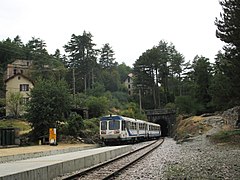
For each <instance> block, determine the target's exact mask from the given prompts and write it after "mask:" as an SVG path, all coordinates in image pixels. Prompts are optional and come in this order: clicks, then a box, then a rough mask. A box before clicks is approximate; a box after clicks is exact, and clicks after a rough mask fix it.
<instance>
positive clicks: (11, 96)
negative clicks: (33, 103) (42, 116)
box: [6, 92, 23, 118]
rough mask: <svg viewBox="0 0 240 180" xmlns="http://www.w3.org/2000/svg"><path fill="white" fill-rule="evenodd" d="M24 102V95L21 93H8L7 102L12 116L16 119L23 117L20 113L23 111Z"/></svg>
mask: <svg viewBox="0 0 240 180" xmlns="http://www.w3.org/2000/svg"><path fill="white" fill-rule="evenodd" d="M22 100H23V95H22V94H21V93H20V92H8V95H7V99H6V101H7V108H8V110H9V114H10V115H12V116H14V117H16V118H17V117H19V116H20V115H21V114H20V113H21V111H22V110H23V105H22V104H21V102H22Z"/></svg>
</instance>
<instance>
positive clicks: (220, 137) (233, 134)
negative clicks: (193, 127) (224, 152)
mask: <svg viewBox="0 0 240 180" xmlns="http://www.w3.org/2000/svg"><path fill="white" fill-rule="evenodd" d="M211 140H213V141H214V142H217V143H226V142H227V143H231V144H237V145H239V143H240V130H239V129H237V130H225V131H220V132H219V133H217V134H214V135H213V136H212V137H211Z"/></svg>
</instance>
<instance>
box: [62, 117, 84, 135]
mask: <svg viewBox="0 0 240 180" xmlns="http://www.w3.org/2000/svg"><path fill="white" fill-rule="evenodd" d="M66 124H67V133H66V135H71V136H74V137H77V136H78V135H79V133H80V130H82V129H83V128H84V125H83V119H82V117H81V116H80V115H78V114H76V113H71V114H70V116H69V117H68V119H67V123H66Z"/></svg>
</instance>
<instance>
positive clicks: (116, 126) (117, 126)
mask: <svg viewBox="0 0 240 180" xmlns="http://www.w3.org/2000/svg"><path fill="white" fill-rule="evenodd" d="M116 129H120V121H114V120H112V121H109V130H116Z"/></svg>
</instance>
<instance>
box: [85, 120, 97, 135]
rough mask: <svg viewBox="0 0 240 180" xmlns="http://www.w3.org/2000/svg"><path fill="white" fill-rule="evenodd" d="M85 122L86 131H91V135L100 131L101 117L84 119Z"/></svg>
mask: <svg viewBox="0 0 240 180" xmlns="http://www.w3.org/2000/svg"><path fill="white" fill-rule="evenodd" d="M83 123H84V130H85V132H86V131H88V132H91V135H94V134H98V133H99V119H98V118H92V119H86V120H84V121H83Z"/></svg>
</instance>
